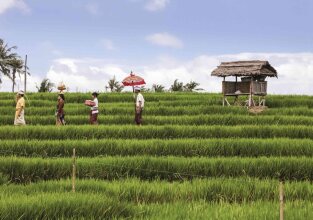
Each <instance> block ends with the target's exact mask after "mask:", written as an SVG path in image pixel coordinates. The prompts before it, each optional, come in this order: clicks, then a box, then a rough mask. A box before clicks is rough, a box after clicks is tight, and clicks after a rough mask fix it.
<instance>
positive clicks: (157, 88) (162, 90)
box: [152, 84, 165, 92]
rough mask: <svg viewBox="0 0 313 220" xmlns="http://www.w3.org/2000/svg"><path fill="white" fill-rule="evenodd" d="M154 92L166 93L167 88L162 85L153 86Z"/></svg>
mask: <svg viewBox="0 0 313 220" xmlns="http://www.w3.org/2000/svg"><path fill="white" fill-rule="evenodd" d="M152 91H154V92H164V91H165V87H164V86H162V85H160V84H153V85H152Z"/></svg>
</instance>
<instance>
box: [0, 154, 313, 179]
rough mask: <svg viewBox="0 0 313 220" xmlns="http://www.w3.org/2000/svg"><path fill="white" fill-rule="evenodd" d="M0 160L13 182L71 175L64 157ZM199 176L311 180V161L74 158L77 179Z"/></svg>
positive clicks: (135, 157)
mask: <svg viewBox="0 0 313 220" xmlns="http://www.w3.org/2000/svg"><path fill="white" fill-rule="evenodd" d="M0 159H1V160H0V172H2V173H3V174H6V175H8V176H9V178H10V180H11V181H14V182H21V183H27V182H33V181H38V180H51V179H62V178H68V177H69V176H70V175H71V159H67V158H53V159H41V158H20V157H2V158H0ZM199 176H200V177H204V178H208V177H241V176H249V177H258V178H274V179H278V178H279V179H286V180H313V161H312V159H311V158H306V157H297V158H295V157H287V158H286V157H272V158H265V157H261V158H236V157H234V158H232V157H230V158H214V159H208V158H199V157H197V158H183V157H148V156H142V157H140V156H133V157H103V158H79V159H78V177H79V178H97V179H119V178H128V177H137V178H140V179H145V180H149V179H165V180H182V179H192V178H196V177H199Z"/></svg>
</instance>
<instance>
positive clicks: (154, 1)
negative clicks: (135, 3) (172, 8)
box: [145, 0, 170, 11]
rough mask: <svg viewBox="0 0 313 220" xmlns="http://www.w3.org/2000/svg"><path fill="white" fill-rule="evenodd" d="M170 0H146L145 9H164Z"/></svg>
mask: <svg viewBox="0 0 313 220" xmlns="http://www.w3.org/2000/svg"><path fill="white" fill-rule="evenodd" d="M169 3H170V0H147V2H146V5H145V9H146V10H148V11H159V10H162V9H164V8H165V7H166V6H167V5H168V4H169Z"/></svg>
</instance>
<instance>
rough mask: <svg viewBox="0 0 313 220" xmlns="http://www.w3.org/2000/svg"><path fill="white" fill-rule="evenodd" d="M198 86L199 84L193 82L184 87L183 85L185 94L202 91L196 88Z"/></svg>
mask: <svg viewBox="0 0 313 220" xmlns="http://www.w3.org/2000/svg"><path fill="white" fill-rule="evenodd" d="M199 85H200V83H197V82H195V81H190V82H189V83H187V84H186V85H184V90H185V91H186V92H193V91H200V90H203V89H202V88H197V87H198V86H199Z"/></svg>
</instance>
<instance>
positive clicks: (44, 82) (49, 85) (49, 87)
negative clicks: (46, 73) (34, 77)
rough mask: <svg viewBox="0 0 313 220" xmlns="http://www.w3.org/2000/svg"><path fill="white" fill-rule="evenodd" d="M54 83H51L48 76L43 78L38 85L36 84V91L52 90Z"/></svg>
mask: <svg viewBox="0 0 313 220" xmlns="http://www.w3.org/2000/svg"><path fill="white" fill-rule="evenodd" d="M54 87H55V84H54V83H52V82H51V81H50V80H49V79H48V78H45V79H43V80H42V81H41V83H40V86H39V87H38V86H37V85H36V88H37V90H38V92H52V90H53V88H54Z"/></svg>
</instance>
